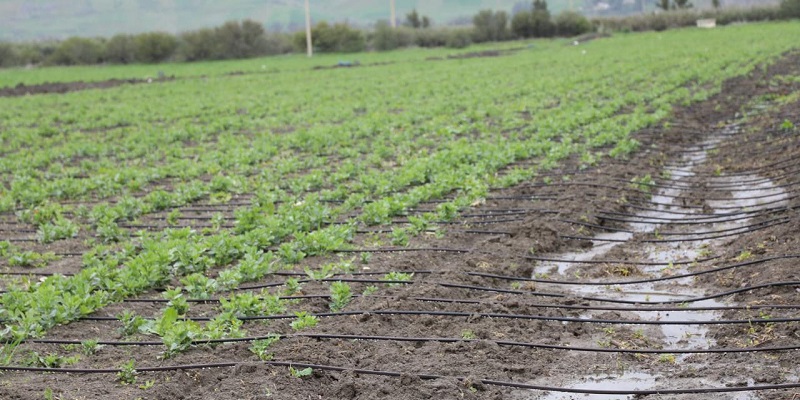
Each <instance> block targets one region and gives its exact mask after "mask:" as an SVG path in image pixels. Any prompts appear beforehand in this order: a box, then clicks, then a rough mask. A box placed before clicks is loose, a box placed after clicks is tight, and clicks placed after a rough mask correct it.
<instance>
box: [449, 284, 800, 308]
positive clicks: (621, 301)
mask: <svg viewBox="0 0 800 400" xmlns="http://www.w3.org/2000/svg"><path fill="white" fill-rule="evenodd" d="M439 285H440V286H444V287H453V288H458V289H468V290H478V291H486V292H497V293H509V294H521V295H532V296H543V297H560V298H569V297H572V298H577V299H580V300H587V301H598V302H605V303H617V304H688V303H696V302H699V301H704V300H711V299H718V298H720V297H725V296H730V295H734V294H739V293H744V292H749V291H751V290H757V289H765V288H772V287H782V286H800V281H787V282H771V283H764V284H760V285H754V286H746V287H742V288H739V289H734V290H728V291H725V292H721V293H716V294H711V295H708V296H701V297H692V298H687V299H683V300H661V301H638V300H624V299H610V298H603V297H592V296H569V295H566V294H561V293H547V292H526V291H522V290H510V289H498V288H493V287H486V286H471V285H456V284H446V283H439Z"/></svg>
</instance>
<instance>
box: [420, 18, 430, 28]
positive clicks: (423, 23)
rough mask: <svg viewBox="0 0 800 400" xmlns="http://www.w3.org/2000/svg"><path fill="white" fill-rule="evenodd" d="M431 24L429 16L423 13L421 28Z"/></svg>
mask: <svg viewBox="0 0 800 400" xmlns="http://www.w3.org/2000/svg"><path fill="white" fill-rule="evenodd" d="M431 25H432V23H431V19H430V17H428V16H427V15H424V16H423V17H422V27H423V28H430V27H431Z"/></svg>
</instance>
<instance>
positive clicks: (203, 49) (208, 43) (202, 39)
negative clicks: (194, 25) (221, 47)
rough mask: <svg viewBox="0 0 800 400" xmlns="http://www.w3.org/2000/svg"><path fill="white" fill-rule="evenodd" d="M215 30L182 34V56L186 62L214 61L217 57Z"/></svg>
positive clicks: (201, 30)
mask: <svg viewBox="0 0 800 400" xmlns="http://www.w3.org/2000/svg"><path fill="white" fill-rule="evenodd" d="M216 47H217V39H216V36H215V35H214V30H213V29H198V30H196V31H191V32H185V33H182V34H181V47H180V51H179V52H180V56H181V59H183V60H185V61H198V60H212V59H214V58H215V57H216V56H217V50H216Z"/></svg>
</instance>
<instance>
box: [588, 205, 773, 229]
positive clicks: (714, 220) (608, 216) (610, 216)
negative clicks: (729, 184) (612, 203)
mask: <svg viewBox="0 0 800 400" xmlns="http://www.w3.org/2000/svg"><path fill="white" fill-rule="evenodd" d="M784 210H785V209H775V210H770V211H766V212H763V213H762V214H761V215H759V214H755V215H753V214H749V215H743V216H736V217H733V218H728V217H697V218H667V217H645V216H639V215H636V214H629V213H618V212H613V211H600V212H599V213H598V214H594V215H592V217H596V218H598V219H603V220H607V221H614V222H622V223H627V224H648V225H653V224H655V225H708V224H722V223H729V222H734V221H741V220H746V219H752V218H755V217H758V216H765V215H769V214H775V213H779V212H783V211H784ZM616 216H620V217H623V218H618V217H616ZM624 217H627V218H624ZM629 218H635V219H629Z"/></svg>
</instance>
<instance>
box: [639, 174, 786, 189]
mask: <svg viewBox="0 0 800 400" xmlns="http://www.w3.org/2000/svg"><path fill="white" fill-rule="evenodd" d="M775 171H779V170H775ZM769 172H773V171H769ZM798 172H800V169H793V170H788V171H783V172H781V173H779V174H778V175H775V176H769V177H759V178H754V179H736V182H729V183H715V182H709V179H711V177H704V178H703V179H700V180H694V179H690V178H693V177H694V175H677V176H675V177H670V178H664V177H656V178H654V179H657V180H659V181H665V182H669V183H670V185H671V186H674V187H673V188H674V189H692V188H695V187H697V186H700V185H702V186H703V187H705V188H714V189H725V188H736V187H741V186H742V184H749V185H753V184H762V183H773V182H775V181H778V180H780V179H784V178H787V177H794V176H796V175H797V174H798ZM726 177H727V176H726V175H720V176H714V178H716V179H723V178H726ZM731 178H736V177H731Z"/></svg>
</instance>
